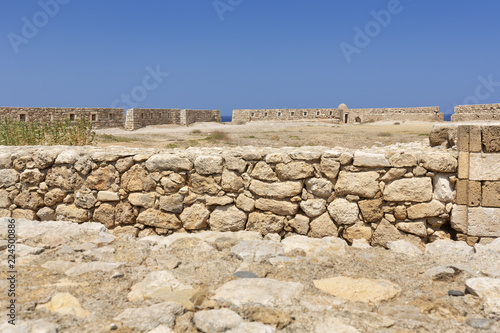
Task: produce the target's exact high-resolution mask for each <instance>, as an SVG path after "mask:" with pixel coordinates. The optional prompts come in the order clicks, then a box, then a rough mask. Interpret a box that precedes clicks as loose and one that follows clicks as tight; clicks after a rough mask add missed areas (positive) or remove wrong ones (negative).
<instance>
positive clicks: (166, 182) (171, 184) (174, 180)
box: [160, 173, 186, 193]
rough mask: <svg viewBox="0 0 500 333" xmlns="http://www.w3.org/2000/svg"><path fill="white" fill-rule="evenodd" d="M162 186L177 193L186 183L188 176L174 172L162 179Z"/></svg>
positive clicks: (167, 190)
mask: <svg viewBox="0 0 500 333" xmlns="http://www.w3.org/2000/svg"><path fill="white" fill-rule="evenodd" d="M160 183H161V186H163V188H164V189H165V192H167V193H177V192H178V191H179V190H180V189H182V188H183V187H184V186H185V185H186V178H185V176H182V175H180V174H178V173H172V174H170V175H168V176H166V177H162V178H161V179H160Z"/></svg>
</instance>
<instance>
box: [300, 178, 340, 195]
mask: <svg viewBox="0 0 500 333" xmlns="http://www.w3.org/2000/svg"><path fill="white" fill-rule="evenodd" d="M305 185H306V189H307V192H309V193H312V194H313V195H315V196H317V197H321V198H328V197H330V196H331V195H332V191H333V184H332V182H331V181H329V180H328V179H324V178H310V179H307V180H306V182H305Z"/></svg>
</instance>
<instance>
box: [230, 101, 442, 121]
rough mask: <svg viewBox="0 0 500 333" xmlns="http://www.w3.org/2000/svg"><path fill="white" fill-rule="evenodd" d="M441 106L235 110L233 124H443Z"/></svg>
mask: <svg viewBox="0 0 500 333" xmlns="http://www.w3.org/2000/svg"><path fill="white" fill-rule="evenodd" d="M443 117H444V115H443V114H442V113H439V107H416V108H383V109H348V108H347V106H346V105H345V104H341V105H340V106H339V107H338V108H336V109H259V110H249V109H241V110H233V120H232V121H233V122H235V123H238V122H242V123H243V122H249V121H266V120H267V121H292V120H309V121H311V120H313V121H314V120H317V121H327V120H329V121H332V122H334V123H343V124H353V123H365V122H373V121H429V122H436V121H443V119H444V118H443Z"/></svg>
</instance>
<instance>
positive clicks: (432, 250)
mask: <svg viewBox="0 0 500 333" xmlns="http://www.w3.org/2000/svg"><path fill="white" fill-rule="evenodd" d="M425 254H428V255H430V256H438V257H444V256H453V257H458V256H463V257H468V256H471V255H473V254H474V248H473V247H472V246H469V245H467V243H465V242H463V241H459V242H454V241H451V240H444V239H438V240H436V241H434V242H432V243H429V244H427V245H426V246H425Z"/></svg>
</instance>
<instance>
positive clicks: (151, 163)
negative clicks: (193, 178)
mask: <svg viewBox="0 0 500 333" xmlns="http://www.w3.org/2000/svg"><path fill="white" fill-rule="evenodd" d="M146 168H147V169H148V170H149V171H150V172H155V171H169V170H170V171H175V172H178V171H189V170H191V169H193V163H191V161H190V160H188V159H187V158H182V157H179V156H177V155H174V154H157V155H153V156H151V157H150V158H149V159H148V160H147V161H146Z"/></svg>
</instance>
